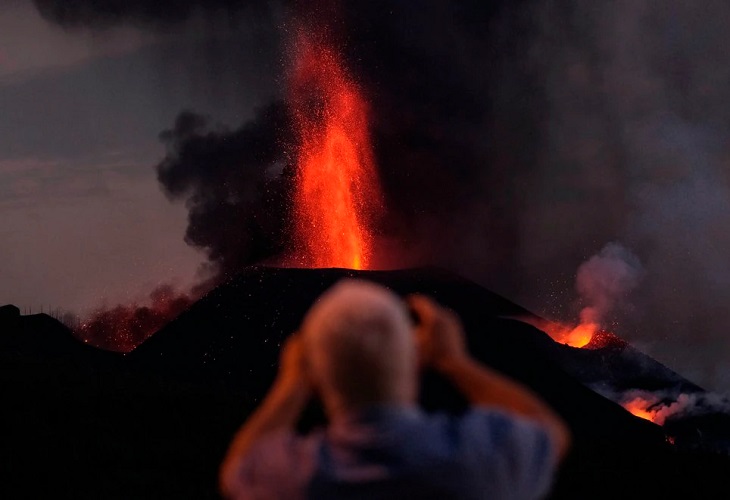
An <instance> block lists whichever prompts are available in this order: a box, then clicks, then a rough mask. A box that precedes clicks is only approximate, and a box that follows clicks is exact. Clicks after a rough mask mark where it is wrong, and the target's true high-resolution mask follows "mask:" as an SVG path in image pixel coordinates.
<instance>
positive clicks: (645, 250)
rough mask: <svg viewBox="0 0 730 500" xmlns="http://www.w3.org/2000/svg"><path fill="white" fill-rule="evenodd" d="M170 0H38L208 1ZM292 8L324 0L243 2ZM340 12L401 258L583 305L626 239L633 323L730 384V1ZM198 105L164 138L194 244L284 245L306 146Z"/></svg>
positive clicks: (678, 357) (224, 251) (96, 12)
mask: <svg viewBox="0 0 730 500" xmlns="http://www.w3.org/2000/svg"><path fill="white" fill-rule="evenodd" d="M145 4H147V2H145ZM150 4H152V2H150ZM158 4H159V8H158V7H155V8H154V9H151V10H150V9H148V8H142V7H141V6H142V3H141V2H118V3H116V2H115V3H113V4H112V3H107V5H116V6H117V7H116V8H117V10H110V9H109V8H102V5H104V4H102V3H101V2H91V1H86V2H83V1H81V0H76V1H75V2H61V1H60V0H58V1H56V2H50V1H41V0H38V5H39V7H42V12H43V13H44V14H45V15H46V16H47V17H48V18H50V19H55V20H56V21H58V22H60V23H62V24H64V25H65V26H71V27H73V26H88V27H92V28H94V27H102V28H103V27H105V26H108V25H109V24H110V23H120V22H126V23H135V24H145V23H146V24H156V23H157V24H164V23H169V22H174V21H177V20H182V19H184V18H185V17H186V16H192V15H194V13H195V11H196V9H197V10H200V8H201V7H202V3H199V2H193V1H187V2H185V1H182V0H181V1H180V2H175V3H173V2H158ZM244 4H246V5H249V3H247V2H229V3H226V5H225V7H226V8H228V7H230V6H236V7H237V6H243V5H244ZM292 4H294V5H296V9H297V10H298V11H301V10H307V9H308V7H304V5H309V4H311V3H305V2H269V3H265V2H262V3H259V2H257V3H256V9H255V10H250V11H244V10H239V11H238V12H237V15H238V16H239V17H243V18H246V19H250V18H251V17H252V16H254V15H255V16H258V17H257V18H256V19H257V21H256V22H258V23H267V22H277V23H278V22H279V21H275V19H280V18H277V17H276V16H259V15H258V14H253V13H254V12H266V11H273V10H276V9H280V8H282V5H286V6H287V8H291V5H292ZM62 5H66V6H68V7H67V8H64V9H62V10H58V9H60V6H62ZM211 5H215V6H217V7H220V6H222V5H223V3H222V2H215V3H213V4H211ZM250 5H253V4H250ZM54 6H55V7H54ZM110 12H111V13H112V14H110ZM231 12H233V11H231ZM339 14H340V16H339V21H338V31H339V32H340V33H341V37H342V42H343V43H342V46H343V50H344V53H345V55H346V57H347V60H348V61H349V64H350V66H351V68H352V69H353V70H354V72H355V73H356V75H357V76H358V78H359V80H360V81H361V82H362V84H363V87H364V88H365V89H366V90H367V92H368V97H369V101H370V103H371V105H372V112H373V113H372V114H373V120H374V123H373V125H374V128H373V136H374V143H375V147H376V151H375V153H376V157H377V160H378V164H379V168H380V172H381V177H382V182H383V186H384V191H385V194H386V198H387V199H386V201H387V204H388V207H389V216H388V218H387V220H386V221H385V225H384V226H383V227H381V228H380V232H381V235H382V239H383V241H382V243H381V245H380V248H382V249H385V251H384V252H382V253H384V254H387V255H385V256H384V257H383V256H381V260H382V261H383V262H384V263H387V264H393V265H407V264H416V263H422V262H429V263H436V264H441V265H444V266H448V267H451V268H453V269H456V270H458V271H461V272H462V273H464V274H467V275H469V276H471V277H473V278H476V279H478V280H480V281H482V282H484V283H485V284H487V285H489V286H491V287H492V288H494V289H496V290H497V291H500V292H502V293H504V294H506V295H508V296H510V297H512V298H514V299H516V300H518V301H520V302H521V303H523V304H525V305H527V306H528V307H532V308H534V309H537V310H538V311H539V312H552V313H553V314H555V315H557V316H560V315H561V314H562V315H563V317H562V318H561V317H558V318H557V319H562V320H569V319H572V318H574V317H575V314H576V312H577V311H576V310H570V309H569V308H566V307H564V305H565V304H572V303H573V302H574V299H575V298H576V297H575V296H574V295H571V294H572V290H573V283H574V281H575V274H576V270H577V269H578V267H579V265H580V264H581V263H582V262H584V261H585V260H586V259H587V258H588V257H589V256H591V255H594V254H596V253H597V252H598V251H599V250H600V249H601V248H602V247H603V246H604V245H606V244H607V243H609V242H611V241H621V242H622V243H624V244H626V246H627V247H628V248H631V249H632V251H633V252H634V253H635V254H636V255H637V257H638V258H639V260H640V261H641V262H642V264H643V266H644V271H645V274H644V278H643V280H642V282H641V284H640V285H639V287H638V288H637V289H636V290H635V292H634V294H633V295H632V297H634V300H635V301H636V302H635V304H634V310H635V311H637V313H636V314H635V315H634V316H631V317H628V316H627V317H626V318H624V319H625V321H624V322H623V323H622V325H621V327H620V328H619V329H618V331H617V333H619V334H620V335H623V336H626V337H628V338H630V339H631V340H632V341H634V342H635V343H637V344H638V345H640V346H641V347H643V348H644V349H646V350H647V351H648V352H649V353H650V354H652V355H655V356H657V357H658V358H659V359H660V360H661V361H663V362H665V363H666V364H668V365H669V366H671V367H673V368H675V369H677V370H678V371H680V372H681V373H683V374H685V375H687V376H689V377H690V378H692V379H693V380H695V381H697V382H698V383H700V384H703V385H707V386H709V387H711V388H715V389H719V390H722V391H728V390H730V370H728V369H727V366H729V365H730V363H728V359H730V336H727V335H726V334H725V333H724V332H725V330H726V329H727V325H728V324H730V308H728V307H727V304H728V303H730V261H729V260H728V259H727V256H728V255H730V232H729V231H728V228H730V175H729V174H728V172H729V170H728V161H730V160H728V159H729V158H730V149H729V148H728V144H730V87H729V86H728V85H727V84H726V82H727V81H728V76H730V75H729V74H728V73H730V69H728V68H730V66H728V64H727V61H728V60H730V32H728V30H727V28H726V27H727V25H728V22H730V6H728V4H727V3H726V2H723V1H721V0H707V1H706V2H703V3H702V6H701V7H700V6H698V5H697V4H695V3H692V2H686V1H682V0H669V1H667V0H621V1H618V2H616V1H609V0H596V1H593V2H580V1H577V0H557V1H552V2H541V1H537V0H534V1H527V0H526V1H521V2H508V1H506V0H504V1H494V2H483V1H476V0H465V1H460V2H452V1H448V0H428V1H423V2H410V1H405V0H402V1H396V0H391V1H385V0H375V1H372V2H360V1H354V0H352V1H347V0H345V1H343V2H341V4H340V8H339ZM315 18H316V16H315ZM322 18H325V19H324V20H323V22H325V21H326V20H327V19H329V17H328V16H322ZM222 22H226V23H229V22H230V16H229V17H226V18H224V20H223V21H222ZM269 49H270V47H269ZM255 70H256V68H251V71H255ZM211 78H215V75H211ZM190 119H191V117H190V116H187V115H186V116H183V117H181V118H180V120H179V123H178V125H177V126H176V127H175V128H174V130H173V131H172V132H171V133H169V134H167V135H166V140H167V141H168V144H169V146H170V150H169V151H170V154H169V156H168V158H166V159H165V161H164V162H163V163H162V164H161V166H160V172H161V175H160V179H161V181H162V183H163V185H164V186H165V187H166V189H167V191H168V192H169V193H170V195H171V196H172V197H173V198H178V199H189V200H190V201H189V203H190V207H191V216H190V222H191V224H190V228H189V230H188V235H187V239H188V241H189V242H190V243H191V244H194V245H197V246H200V247H203V248H205V249H206V250H207V251H208V253H209V255H210V256H211V258H212V259H213V261H214V262H216V263H217V264H218V265H219V266H221V268H222V269H226V270H231V271H232V270H235V269H236V268H237V267H238V266H240V265H244V264H245V263H248V262H251V261H253V260H255V259H258V258H263V257H265V256H266V255H275V254H277V253H278V252H279V251H281V250H282V249H283V248H284V247H285V246H286V243H285V242H284V241H283V240H282V238H281V236H282V234H285V231H284V233H282V231H283V230H284V229H285V227H284V226H282V225H281V220H283V219H281V220H279V217H285V215H286V207H285V203H283V201H282V200H283V199H284V198H285V197H281V196H279V194H275V195H274V196H270V195H269V194H268V193H270V192H272V193H279V192H281V191H282V190H283V191H285V189H283V188H281V189H273V190H271V188H270V187H269V186H270V184H269V182H271V179H275V178H276V176H275V175H273V176H272V177H269V176H268V173H275V172H277V171H278V170H277V169H278V168H280V167H279V165H281V164H286V163H287V162H286V159H285V158H282V157H281V156H280V155H281V152H280V150H276V142H275V141H273V140H269V139H266V140H264V139H263V137H265V136H266V137H269V136H270V135H271V128H270V127H271V126H272V124H273V123H274V122H273V121H271V119H265V118H257V119H256V120H255V121H254V122H252V123H250V124H245V125H243V126H242V127H241V128H240V129H238V130H229V131H225V130H220V129H214V130H213V131H210V130H209V129H208V128H206V127H204V126H202V125H201V124H200V123H199V122H195V120H193V122H194V124H195V126H194V127H192V132H189V131H188V128H186V126H183V125H185V121H186V120H190ZM180 122H182V125H181V123H180ZM276 123H285V118H281V121H280V122H276ZM234 125H235V124H234ZM259 127H262V130H264V132H263V133H262V132H259ZM266 130H269V132H268V133H267V132H265V131H266ZM246 131H247V132H246ZM250 137H258V138H259V139H258V140H256V141H254V140H252V139H250ZM249 147H252V148H253V147H256V148H257V147H263V149H262V150H261V152H252V151H251V150H249V149H248V148H249ZM218 148H222V149H223V151H224V152H223V153H220V152H218ZM270 148H273V149H274V150H276V151H272V149H270ZM191 151H195V154H193V153H191ZM236 155H240V156H241V158H243V159H242V160H241V159H238V158H235V156H236ZM256 155H260V156H256ZM252 158H253V159H252ZM209 165H213V167H208V166H209ZM275 165H276V166H275ZM247 166H248V167H247ZM249 167H250V169H249ZM208 168H211V170H210V171H208ZM164 172H167V174H164ZM224 181H225V182H228V183H229V184H228V185H227V186H228V187H226V185H225V184H223V182H224ZM283 183H284V184H286V182H285V181H283ZM177 186H182V187H180V188H178V187H177ZM267 189H268V191H267ZM231 200H233V201H231ZM249 233H250V234H249ZM261 235H263V237H262V236H261ZM239 244H240V245H241V246H240V247H239V246H238V245H239ZM238 248H241V250H240V251H239V250H237V249H238Z"/></svg>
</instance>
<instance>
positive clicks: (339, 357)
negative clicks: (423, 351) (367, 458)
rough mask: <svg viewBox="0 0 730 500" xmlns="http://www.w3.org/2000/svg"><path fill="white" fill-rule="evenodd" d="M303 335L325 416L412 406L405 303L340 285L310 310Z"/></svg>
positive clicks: (358, 284)
mask: <svg viewBox="0 0 730 500" xmlns="http://www.w3.org/2000/svg"><path fill="white" fill-rule="evenodd" d="M302 333H303V335H304V339H305V343H306V348H307V350H308V354H309V359H310V363H311V370H312V376H313V378H314V380H315V383H316V384H317V386H318V387H319V389H320V391H321V393H322V394H321V395H322V398H323V400H324V403H325V406H326V407H327V409H328V411H330V412H336V411H341V410H348V409H356V408H358V407H362V406H366V405H369V404H378V403H389V404H392V403H396V404H412V403H414V402H415V398H416V387H417V373H416V371H417V367H416V347H415V343H414V338H413V331H412V327H411V323H410V319H409V316H408V311H407V309H406V305H405V303H404V302H403V301H402V300H401V299H400V298H399V297H398V296H397V295H395V294H394V293H393V292H391V291H390V290H388V289H387V288H384V287H382V286H379V285H376V284H374V283H370V282H366V281H359V280H344V281H341V282H339V283H338V284H336V285H335V286H334V287H332V288H330V289H329V290H328V291H326V292H325V293H324V294H322V296H321V297H320V298H319V299H318V300H317V302H316V303H315V304H314V305H313V306H312V308H311V309H310V310H309V312H308V313H307V315H306V316H305V318H304V321H303V323H302Z"/></svg>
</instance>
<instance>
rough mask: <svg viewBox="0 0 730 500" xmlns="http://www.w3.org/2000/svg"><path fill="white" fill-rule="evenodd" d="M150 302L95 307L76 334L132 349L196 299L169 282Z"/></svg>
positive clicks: (103, 344) (115, 347) (92, 341)
mask: <svg viewBox="0 0 730 500" xmlns="http://www.w3.org/2000/svg"><path fill="white" fill-rule="evenodd" d="M149 300H150V303H149V304H148V305H138V304H130V305H121V304H120V305H117V306H115V307H112V308H101V309H98V310H96V311H95V312H94V313H93V314H92V315H91V317H90V318H88V319H86V320H85V321H83V322H82V323H81V324H80V325H79V326H78V328H76V329H75V334H76V336H77V337H79V338H80V339H81V340H83V341H84V342H86V343H89V344H92V345H95V346H97V347H101V348H104V349H109V350H112V351H119V352H129V351H131V350H133V349H134V348H135V347H137V346H138V345H139V344H141V343H142V342H144V341H145V340H146V339H147V337H149V336H150V335H152V334H153V333H155V332H156V331H157V330H158V329H160V328H161V327H163V326H164V325H166V324H167V323H168V322H170V321H171V320H172V319H174V318H175V317H177V316H178V315H179V314H180V313H181V312H182V311H184V310H185V309H187V308H188V307H189V306H190V304H192V302H193V301H194V297H190V296H188V295H186V294H179V293H177V292H175V290H174V289H173V288H172V287H171V286H168V285H162V286H160V287H157V288H155V289H154V290H153V291H152V293H151V294H150V297H149Z"/></svg>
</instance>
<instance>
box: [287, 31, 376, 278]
mask: <svg viewBox="0 0 730 500" xmlns="http://www.w3.org/2000/svg"><path fill="white" fill-rule="evenodd" d="M289 98H290V105H291V107H292V109H293V114H294V119H295V126H296V128H297V134H298V149H297V152H296V165H297V174H296V188H295V193H294V217H295V222H294V226H295V227H294V233H295V241H296V242H297V249H296V251H297V256H296V257H295V260H296V262H295V264H296V265H299V266H304V267H346V268H352V269H368V268H371V266H372V261H371V257H372V241H371V240H372V230H371V222H372V220H373V219H374V217H376V216H377V215H378V213H379V212H380V210H381V207H382V202H381V192H380V188H379V182H378V177H377V171H376V168H375V162H374V159H373V152H372V146H371V142H370V135H369V127H368V106H367V103H366V102H365V99H364V98H363V96H362V93H361V91H360V89H359V88H358V85H357V84H356V83H355V81H354V80H353V79H352V77H351V76H350V75H349V74H348V72H347V71H346V69H345V68H344V67H343V64H342V60H341V56H340V55H339V54H338V53H337V51H336V50H334V49H333V48H332V47H331V46H330V45H329V44H328V43H327V41H326V37H324V36H317V35H313V34H311V33H310V32H308V31H305V30H299V31H298V32H297V35H296V39H295V43H294V65H293V68H292V71H291V75H290V85H289Z"/></svg>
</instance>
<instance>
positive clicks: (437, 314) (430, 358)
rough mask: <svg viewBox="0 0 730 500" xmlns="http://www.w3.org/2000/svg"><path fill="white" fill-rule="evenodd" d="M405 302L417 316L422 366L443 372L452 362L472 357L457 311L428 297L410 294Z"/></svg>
mask: <svg viewBox="0 0 730 500" xmlns="http://www.w3.org/2000/svg"><path fill="white" fill-rule="evenodd" d="M406 300H407V302H408V305H409V306H410V307H411V308H412V309H413V311H414V312H415V313H416V314H417V315H418V319H419V323H418V325H417V326H416V327H415V334H416V344H417V345H418V352H419V360H420V362H421V365H422V366H423V367H431V368H434V369H436V370H438V371H442V370H444V369H445V368H446V367H447V366H448V365H450V364H452V363H455V362H459V361H462V360H465V359H468V358H469V353H468V351H467V349H466V341H465V340H464V329H463V327H462V326H461V320H460V319H459V317H458V316H457V315H456V313H455V312H453V311H452V310H450V309H447V308H445V307H442V306H440V305H439V304H437V303H436V302H435V301H434V300H432V299H430V298H428V297H426V296H425V295H411V296H410V297H408V298H407V299H406Z"/></svg>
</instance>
